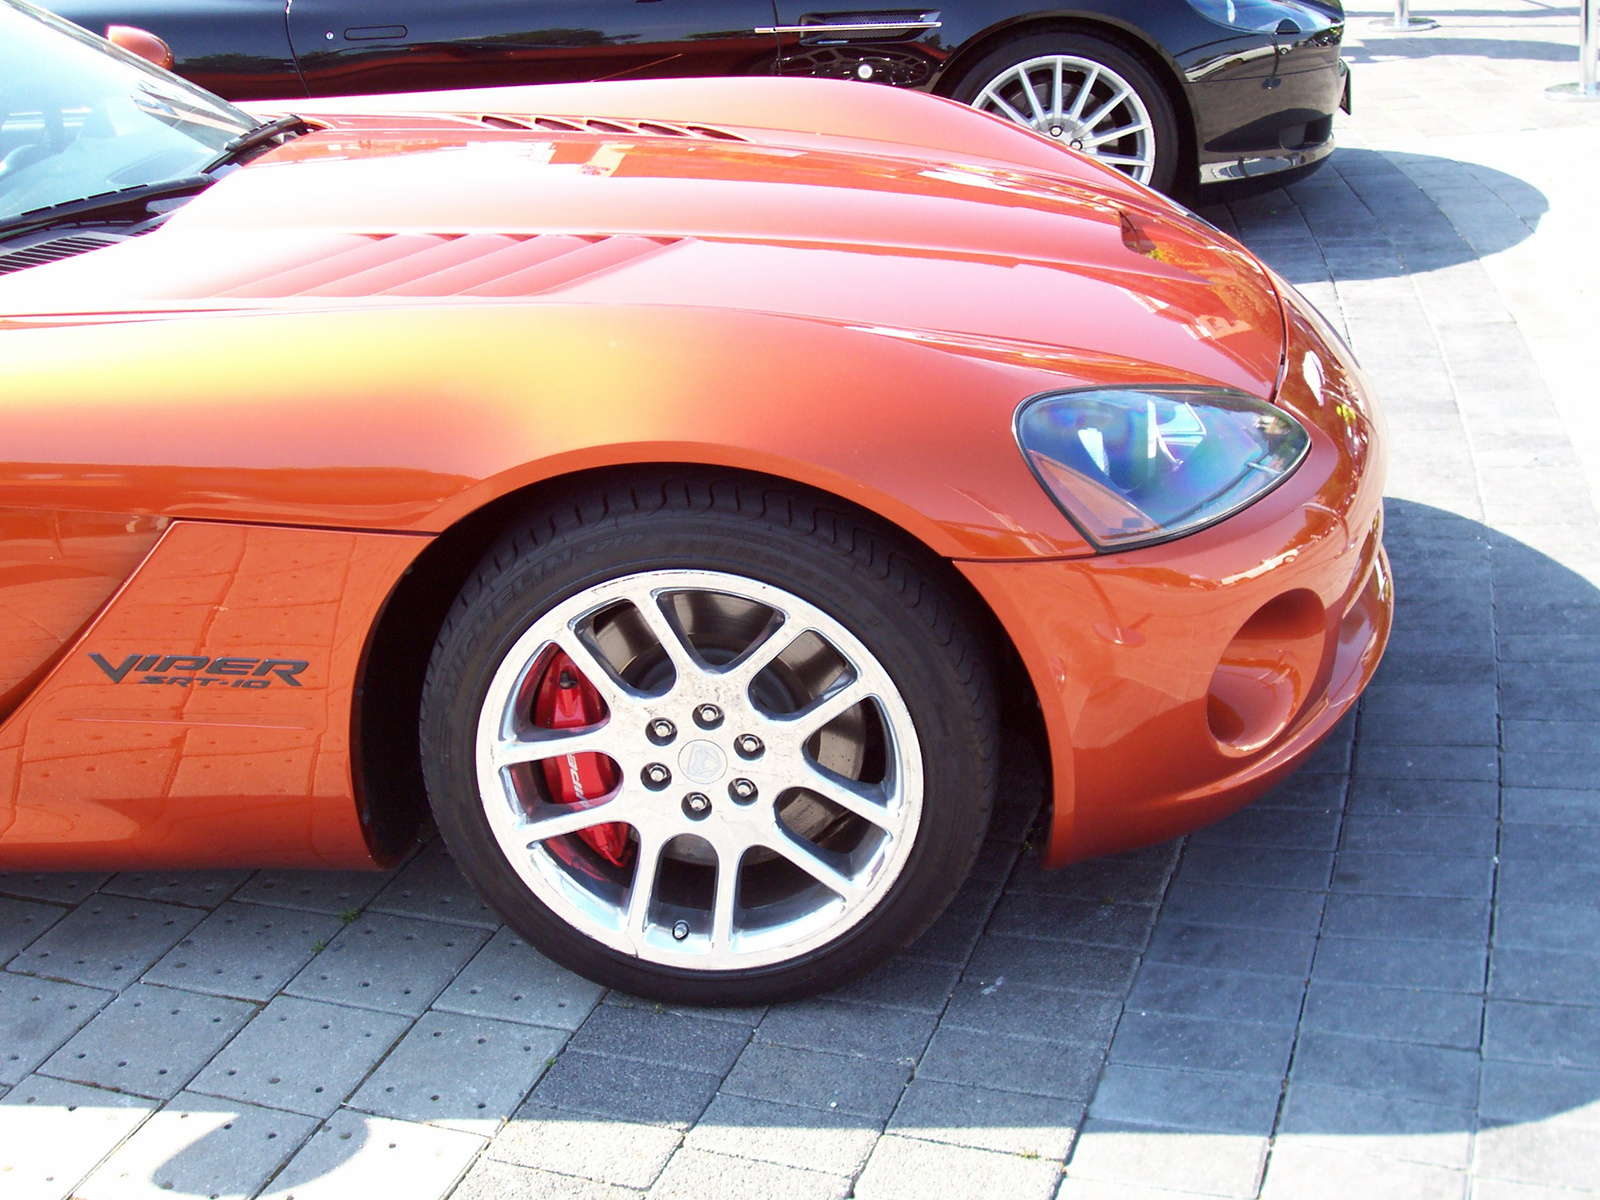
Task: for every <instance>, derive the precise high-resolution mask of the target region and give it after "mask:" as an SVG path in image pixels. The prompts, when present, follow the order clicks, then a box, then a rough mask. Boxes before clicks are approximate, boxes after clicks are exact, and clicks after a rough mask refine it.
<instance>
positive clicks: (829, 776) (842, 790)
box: [798, 766, 900, 833]
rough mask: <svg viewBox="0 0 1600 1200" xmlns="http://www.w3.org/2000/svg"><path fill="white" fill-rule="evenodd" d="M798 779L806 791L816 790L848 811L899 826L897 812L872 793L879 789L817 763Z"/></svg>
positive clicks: (887, 826)
mask: <svg viewBox="0 0 1600 1200" xmlns="http://www.w3.org/2000/svg"><path fill="white" fill-rule="evenodd" d="M798 782H799V785H800V786H801V787H803V788H805V789H806V790H807V791H809V792H815V793H816V794H817V795H819V796H821V797H822V798H823V799H824V800H827V801H829V802H830V803H833V804H837V805H838V806H839V807H840V808H842V809H844V810H845V811H846V812H848V813H854V814H855V815H856V816H858V817H860V818H861V819H862V820H864V821H870V822H871V823H872V824H874V825H876V826H877V827H878V828H879V829H882V830H886V831H887V832H890V833H894V832H895V831H897V830H898V829H899V828H900V819H899V816H898V814H896V813H893V812H891V811H890V810H889V807H888V806H887V805H886V804H884V803H883V801H881V800H879V799H878V798H877V796H875V795H874V794H873V793H874V792H875V791H876V790H878V789H875V788H868V787H864V786H862V785H861V784H859V783H855V782H853V781H851V780H848V779H843V778H841V777H840V776H838V775H834V774H833V773H831V772H829V771H824V770H821V769H820V768H818V767H816V766H812V767H811V768H810V770H809V771H808V772H807V773H806V775H805V777H804V778H803V779H801V780H799V781H798Z"/></svg>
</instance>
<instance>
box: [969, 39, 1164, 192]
mask: <svg viewBox="0 0 1600 1200" xmlns="http://www.w3.org/2000/svg"><path fill="white" fill-rule="evenodd" d="M972 106H973V107H974V108H977V109H981V110H982V111H984V112H989V113H994V114H995V115H997V116H1002V117H1005V118H1007V119H1008V120H1011V121H1015V122H1016V123H1017V124H1018V125H1026V126H1027V127H1028V128H1029V129H1032V130H1034V131H1036V132H1038V133H1042V134H1044V135H1045V136H1046V137H1050V138H1054V139H1055V140H1057V141H1059V142H1062V143H1064V144H1066V145H1068V146H1071V147H1072V148H1073V149H1074V150H1081V151H1082V152H1083V153H1085V154H1087V155H1089V156H1090V157H1091V158H1094V159H1098V160H1099V161H1100V162H1103V163H1105V164H1107V165H1108V166H1113V167H1115V168H1116V169H1117V170H1119V171H1121V172H1123V173H1124V174H1125V175H1131V176H1132V177H1133V178H1134V180H1135V181H1137V182H1139V183H1149V182H1150V177H1151V175H1152V174H1154V172H1155V166H1156V145H1155V129H1154V125H1153V124H1152V122H1151V118H1150V111H1149V109H1147V108H1146V107H1145V103H1144V101H1143V100H1141V99H1140V98H1139V93H1138V92H1137V91H1135V90H1134V87H1133V85H1132V84H1131V83H1129V82H1128V81H1127V80H1126V79H1124V78H1123V77H1122V76H1121V75H1119V74H1118V73H1117V72H1115V71H1113V70H1111V68H1109V67H1107V66H1105V65H1104V64H1102V63H1097V62H1095V61H1093V60H1092V59H1088V58H1079V57H1078V56H1076V55H1072V54H1045V55H1041V56H1039V57H1038V58H1030V59H1028V60H1027V61H1026V62H1020V63H1017V64H1016V65H1015V66H1012V67H1008V68H1007V69H1006V70H1004V71H1002V72H1001V73H1000V74H999V75H996V76H995V77H994V78H993V79H991V80H990V81H989V82H988V84H987V85H985V86H984V88H983V90H982V91H980V92H979V93H978V94H977V95H976V96H975V97H973V100H972Z"/></svg>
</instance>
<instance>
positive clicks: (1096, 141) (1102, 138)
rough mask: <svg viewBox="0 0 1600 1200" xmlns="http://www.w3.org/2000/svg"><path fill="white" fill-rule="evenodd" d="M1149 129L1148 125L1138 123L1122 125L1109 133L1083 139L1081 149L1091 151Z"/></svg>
mask: <svg viewBox="0 0 1600 1200" xmlns="http://www.w3.org/2000/svg"><path fill="white" fill-rule="evenodd" d="M1149 128H1150V126H1149V125H1148V124H1146V123H1145V122H1143V121H1140V122H1138V123H1137V124H1134V125H1124V126H1123V127H1122V128H1121V129H1113V130H1111V131H1110V132H1109V133H1097V134H1095V136H1094V137H1091V138H1084V139H1083V148H1084V149H1085V150H1092V149H1093V148H1094V147H1096V146H1102V145H1104V144H1105V143H1106V142H1114V141H1117V140H1118V139H1119V138H1125V137H1128V136H1129V135H1130V134H1135V133H1143V132H1144V131H1145V130H1147V129H1149Z"/></svg>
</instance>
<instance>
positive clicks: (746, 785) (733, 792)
mask: <svg viewBox="0 0 1600 1200" xmlns="http://www.w3.org/2000/svg"><path fill="white" fill-rule="evenodd" d="M756 795H757V791H756V785H755V784H753V783H751V782H750V780H748V779H735V780H734V781H733V782H732V783H730V784H729V785H728V796H729V797H730V798H731V799H732V800H733V802H734V803H735V804H750V803H752V802H753V801H754V800H755V798H756Z"/></svg>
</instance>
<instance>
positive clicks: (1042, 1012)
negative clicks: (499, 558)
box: [0, 0, 1600, 1200]
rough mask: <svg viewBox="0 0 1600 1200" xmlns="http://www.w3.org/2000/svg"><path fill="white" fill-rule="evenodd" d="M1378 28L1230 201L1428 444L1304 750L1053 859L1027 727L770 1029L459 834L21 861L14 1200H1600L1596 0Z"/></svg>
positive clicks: (12, 1049)
mask: <svg viewBox="0 0 1600 1200" xmlns="http://www.w3.org/2000/svg"><path fill="white" fill-rule="evenodd" d="M1424 7H1426V6H1424ZM1373 15H1376V10H1374V11H1373V12H1370V13H1363V12H1362V11H1360V10H1356V11H1355V12H1353V13H1352V26H1351V32H1352V35H1353V36H1352V38H1351V40H1350V42H1349V43H1348V44H1347V57H1348V58H1349V59H1350V60H1351V61H1352V62H1353V63H1354V66H1355V70H1356V72H1357V88H1356V100H1357V112H1356V115H1355V117H1354V118H1353V119H1350V120H1343V121H1341V123H1340V137H1341V142H1342V148H1341V149H1340V151H1339V152H1338V153H1337V154H1336V156H1335V157H1334V159H1333V160H1332V162H1331V163H1330V165H1329V166H1328V167H1326V168H1325V169H1324V170H1322V171H1321V172H1319V173H1318V174H1316V175H1314V176H1313V177H1311V178H1310V179H1308V180H1306V181H1304V182H1303V183H1300V184H1296V185H1294V186H1292V187H1290V188H1289V189H1288V190H1287V191H1286V192H1285V191H1278V192H1273V193H1269V194H1267V195H1264V196H1260V197H1257V198H1253V199H1250V200H1247V201H1241V202H1238V203H1236V204H1234V205H1232V206H1230V207H1228V208H1226V209H1214V210H1211V211H1210V212H1208V216H1210V217H1211V218H1212V219H1213V220H1215V221H1216V222H1217V223H1219V224H1221V225H1223V226H1224V227H1227V228H1231V229H1233V230H1235V231H1236V232H1237V233H1238V235H1239V236H1240V237H1241V238H1242V239H1243V240H1244V241H1245V242H1246V243H1247V244H1249V245H1251V246H1252V247H1253V248H1254V249H1256V251H1257V252H1258V253H1260V254H1261V255H1262V256H1263V257H1264V258H1266V259H1267V261H1269V262H1270V263H1272V264H1273V265H1274V266H1275V267H1276V268H1277V269H1278V270H1280V271H1281V272H1283V273H1284V274H1285V275H1286V276H1287V277H1288V278H1289V279H1290V280H1291V281H1292V282H1294V283H1295V284H1296V285H1298V286H1299V287H1301V289H1302V290H1303V291H1304V292H1305V293H1306V295H1307V296H1308V297H1310V298H1311V300H1312V301H1313V302H1314V303H1316V304H1317V305H1318V306H1319V307H1320V308H1321V309H1322V311H1323V312H1324V314H1325V315H1326V316H1327V317H1328V318H1329V319H1330V321H1332V322H1333V323H1334V324H1335V325H1336V326H1337V327H1339V328H1340V329H1341V330H1343V331H1344V332H1345V333H1346V334H1347V335H1348V336H1349V338H1350V339H1351V341H1352V343H1353V344H1354V346H1355V349H1356V350H1357V352H1358V354H1359V355H1360V356H1361V358H1362V360H1363V363H1364V364H1365V366H1366V368H1367V370H1368V372H1369V374H1370V376H1371V377H1372V379H1373V381H1374V383H1375V384H1376V386H1377V388H1378V389H1379V391H1380V393H1381V395H1382V397H1383V401H1384V404H1385V409H1386V413H1387V415H1388V419H1389V423H1390V429H1391V435H1392V442H1391V446H1392V457H1391V479H1390V487H1389V494H1390V503H1389V510H1388V543H1389V546H1390V550H1391V554H1392V557H1393V561H1394V565H1395V570H1396V576H1397V591H1398V596H1399V617H1398V623H1397V626H1396V630H1395V636H1394V640H1393V642H1392V645H1391V649H1390V653H1389V656H1388V658H1387V659H1386V661H1385V664H1384V667H1383V669H1382V671H1381V672H1380V675H1379V677H1378V679H1377V681H1376V683H1375V685H1374V686H1373V687H1372V688H1371V689H1370V690H1369V691H1368V693H1367V694H1366V696H1365V697H1364V698H1363V701H1362V704H1361V706H1360V711H1359V713H1358V715H1357V717H1356V718H1355V719H1354V720H1352V721H1351V722H1348V723H1347V724H1346V725H1345V726H1344V727H1343V728H1342V729H1341V730H1339V731H1338V732H1337V733H1336V735H1335V736H1334V738H1333V739H1331V741H1330V743H1329V745H1328V746H1327V747H1326V748H1325V749H1324V750H1323V751H1322V752H1320V753H1319V754H1318V755H1317V757H1316V759H1315V761H1314V762H1313V763H1311V764H1310V765H1309V766H1308V767H1307V769H1306V770H1304V771H1303V772H1301V773H1300V774H1298V775H1297V776H1295V777H1294V778H1292V779H1290V780H1288V781H1287V782H1286V783H1284V784H1283V785H1282V786H1280V787H1279V788H1278V789H1277V790H1276V791H1275V792H1273V793H1272V794H1271V795H1269V796H1267V797H1265V798H1263V799H1262V801H1261V802H1259V803H1258V804H1257V805H1255V806H1254V807H1253V808H1251V809H1250V810H1247V811H1246V812H1244V813H1241V814H1239V815H1238V816H1236V817H1234V818H1231V819H1230V820H1228V821H1225V822H1222V823H1220V824H1218V825H1216V826H1213V827H1212V828H1210V829H1207V830H1204V831H1202V832H1201V833H1199V834H1196V835H1194V836H1193V837H1191V838H1189V839H1187V840H1186V841H1184V842H1182V843H1174V844H1170V845H1167V846H1161V847H1155V848H1152V849H1150V850H1146V851H1141V852H1138V853H1135V854H1131V855H1126V856H1122V857H1120V858H1116V859H1112V860H1108V861H1105V862H1099V863H1090V864H1084V865H1082V866H1080V867H1077V868H1073V869H1071V870H1068V871H1065V872H1057V873H1042V872H1040V871H1039V870H1038V869H1037V866H1036V865H1035V863H1034V860H1033V859H1032V858H1031V856H1029V855H1027V854H1025V853H1024V852H1023V843H1024V841H1025V840H1026V839H1027V837H1028V835H1029V828H1030V824H1031V822H1032V818H1033V812H1034V809H1035V806H1036V804H1037V800H1038V793H1039V780H1038V775H1037V771H1036V768H1035V767H1034V765H1033V764H1031V763H1030V762H1029V760H1028V759H1027V757H1026V753H1025V752H1024V751H1023V750H1022V749H1021V747H1020V746H1017V745H1012V746H1008V750H1007V757H1008V772H1007V775H1006V778H1005V781H1004V801H1003V805H1002V808H1001V811H1000V812H999V813H998V814H997V819H996V822H995V826H994V831H993V835H992V836H991V839H990V842H989V844H988V845H987V846H986V848H985V850H984V853H983V856H982V858H981V860H980V862H979V865H978V868H977V869H976V870H975V871H974V873H973V878H972V881H971V882H970V883H969V884H968V885H967V886H966V887H965V888H964V889H963V891H962V893H961V895H960V897H959V898H958V900H957V902H956V904H955V905H953V906H952V909H951V911H950V912H949V913H948V914H947V915H946V916H944V917H943V918H941V920H940V921H939V922H938V923H937V924H936V925H935V927H934V928H933V929H932V930H930V931H929V933H928V934H927V935H925V936H924V937H923V938H922V939H921V940H920V941H919V942H918V943H917V944H916V945H915V946H913V947H911V948H910V949H909V950H908V951H907V952H906V953H905V955H904V956H902V958H900V959H899V960H897V961H896V962H894V963H892V964H888V965H887V966H886V967H885V968H884V969H883V970H881V971H879V972H877V973H876V974H874V975H873V976H871V977H869V978H868V979H866V980H864V981H862V982H861V983H859V984H856V985H854V986H852V987H850V988H848V989H846V990H844V991H842V992H840V993H838V994H837V995H834V996H831V997H827V998H825V999H821V1000H816V1001H809V1002H806V1003H803V1004H794V1005H785V1006H778V1007H775V1008H773V1009H771V1010H740V1011H719V1012H678V1011H673V1010H670V1009H664V1008H661V1007H659V1006H652V1005H648V1004H640V1003H638V1002H635V1001H631V1000H628V999H627V998H625V997H620V996H615V995H604V994H603V993H602V992H601V990H600V989H598V988H595V987H594V986H592V985H590V984H588V983H586V982H584V981H582V980H579V979H576V978H574V977H573V976H571V975H569V974H568V973H566V972H564V971H561V970H559V969H558V968H556V967H554V966H552V965H551V964H549V963H548V962H546V961H545V960H543V959H542V958H540V957H539V956H538V955H536V954H534V953H533V952H532V951H531V950H529V949H528V948H527V947H525V946H523V945H522V944H521V943H520V942H519V941H518V940H517V939H516V938H515V937H513V936H512V935H511V934H510V933H509V932H507V931H506V930H504V929H502V928H500V927H499V925H498V922H497V921H495V919H494V918H493V917H492V915H491V914H489V913H488V912H487V911H486V910H485V909H484V908H483V906H482V905H481V904H480V903H479V902H478V901H477V900H476V898H475V897H474V896H473V895H472V894H471V892H470V890H468V889H467V888H466V887H465V886H464V884H463V883H462V881H461V879H460V877H459V875H458V874H457V873H456V872H455V871H454V868H453V866H452V865H451V863H450V861H449V859H448V856H447V855H446V854H445V853H444V851H443V848H442V846H441V845H440V844H439V843H438V842H437V841H430V842H429V843H428V844H426V845H424V846H423V847H422V848H421V849H420V850H419V851H418V852H417V853H416V854H415V855H413V856H412V857H411V858H410V860H409V861H408V862H407V863H405V864H403V865H402V866H401V867H400V868H399V869H397V870H396V871H394V872H391V873H389V874H386V875H383V874H375V875H352V874H317V873H300V872H285V871H260V872H254V873H251V872H238V871H218V872H205V873H172V872H159V871H156V872H124V873H121V874H116V875H112V874H109V873H87V874H77V875H50V874H16V875H7V876H0V1171H3V1172H4V1174H3V1176H0V1192H3V1193H4V1195H5V1196H6V1197H7V1200H12V1198H13V1197H18V1198H22V1197H35V1196H38V1197H50V1198H57V1200H59V1198H61V1197H65V1196H67V1195H69V1194H72V1195H78V1196H82V1197H84V1200H122V1198H125V1197H135V1196H144V1195H147V1194H149V1195H153V1194H157V1193H160V1194H204V1195H211V1194H219V1195H236V1196H241V1197H244V1196H254V1195H257V1194H260V1195H266V1196H272V1197H281V1198H285V1200H286V1198H287V1197H289V1196H291V1195H292V1196H294V1197H297V1198H298V1200H307V1198H312V1197H317V1196H338V1197H344V1196H349V1195H365V1194H369V1193H372V1194H377V1193H378V1192H380V1191H381V1192H382V1193H384V1194H387V1195H390V1196H393V1197H395V1198H396V1200H411V1198H417V1200H435V1198H443V1197H445V1196H450V1195H453V1196H454V1197H456V1198H457V1200H487V1198H489V1197H496V1198H499V1197H562V1198H568V1197H575V1198H594V1200H601V1198H603V1200H624V1198H627V1197H631V1198H634V1200H638V1198H639V1197H643V1196H650V1197H670V1196H690V1195H692V1196H694V1197H695V1198H696V1200H702V1198H704V1197H712V1198H715V1197H718V1196H747V1195H749V1196H754V1195H759V1196H774V1197H796V1198H810V1197H817V1198H819V1200H820V1198H824V1197H827V1198H836V1197H847V1196H851V1195H854V1196H857V1197H860V1198H861V1200H874V1198H885V1200H888V1198H894V1197H901V1196H906V1197H913V1196H914V1197H917V1200H922V1198H923V1197H928V1196H953V1197H984V1196H997V1197H999V1196H1003V1197H1005V1198H1006V1200H1013V1198H1018V1197H1039V1198H1040V1200H1049V1198H1051V1197H1057V1198H1058V1200H1174V1197H1182V1196H1201V1195H1204V1196H1229V1197H1246V1198H1254V1197H1265V1198H1268V1200H1278V1198H1285V1197H1287V1198H1292V1200H1315V1198H1317V1197H1321V1196H1337V1197H1340V1198H1344V1197H1349V1196H1362V1197H1375V1198H1381V1197H1390V1196H1393V1197H1406V1198H1407V1200H1411V1198H1418V1197H1440V1198H1445V1197H1450V1198H1461V1200H1467V1198H1468V1197H1471V1198H1472V1200H1557V1198H1566V1200H1577V1198H1580V1197H1582V1196H1584V1195H1596V1194H1600V1165H1597V1164H1600V902H1597V900H1596V897H1597V896H1600V849H1597V847H1600V833H1597V831H1600V685H1597V684H1595V683H1594V682H1593V679H1594V678H1595V672H1594V670H1593V669H1592V668H1593V666H1594V665H1595V664H1597V663H1600V637H1597V636H1596V635H1597V634H1600V516H1597V506H1596V497H1597V496H1600V423H1597V422H1595V421H1594V420H1593V419H1592V416H1591V414H1590V409H1591V408H1592V405H1593V401H1594V396H1595V391H1594V358H1593V342H1594V330H1595V329H1596V328H1600V249H1597V245H1600V243H1597V242H1596V239H1595V238H1594V236H1593V230H1594V228H1595V225H1596V220H1597V218H1600V166H1597V165H1596V164H1600V112H1596V111H1595V110H1593V109H1582V108H1578V107H1565V106H1559V105H1553V104H1550V103H1548V102H1546V101H1545V100H1544V99H1543V97H1542V95H1541V94H1540V93H1541V92H1542V89H1543V87H1544V86H1545V85H1546V84H1547V83H1550V82H1555V81H1559V80H1562V79H1567V78H1571V77H1573V75H1574V73H1575V65H1574V57H1573V51H1572V44H1573V40H1574V29H1573V18H1572V16H1571V12H1570V10H1561V9H1554V10H1552V9H1548V8H1546V7H1544V6H1540V5H1535V4H1532V3H1529V2H1526V0H1510V3H1508V4H1494V5H1490V4H1486V3H1483V2H1482V0H1466V2H1464V3H1463V4H1460V5H1456V6H1454V7H1452V8H1451V9H1450V10H1449V11H1448V12H1444V13H1440V14H1439V15H1440V17H1441V19H1442V20H1443V22H1444V23H1443V27H1442V28H1441V29H1439V30H1437V31H1435V32H1434V33H1430V34H1423V35H1416V36H1409V37H1388V38H1385V37H1379V36H1372V37H1365V38H1364V37H1362V36H1361V34H1362V31H1363V27H1364V25H1363V23H1364V20H1365V18H1366V17H1369V16H1373ZM1575 667H1576V669H1575Z"/></svg>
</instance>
